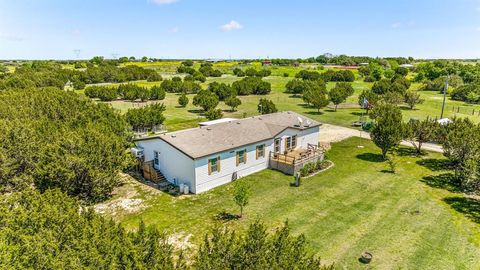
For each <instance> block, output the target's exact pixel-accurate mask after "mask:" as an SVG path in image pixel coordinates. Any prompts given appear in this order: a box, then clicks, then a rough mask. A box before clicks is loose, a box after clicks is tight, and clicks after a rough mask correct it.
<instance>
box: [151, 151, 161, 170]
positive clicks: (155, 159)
mask: <svg viewBox="0 0 480 270" xmlns="http://www.w3.org/2000/svg"><path fill="white" fill-rule="evenodd" d="M153 167H154V168H155V169H157V170H160V152H157V151H153Z"/></svg>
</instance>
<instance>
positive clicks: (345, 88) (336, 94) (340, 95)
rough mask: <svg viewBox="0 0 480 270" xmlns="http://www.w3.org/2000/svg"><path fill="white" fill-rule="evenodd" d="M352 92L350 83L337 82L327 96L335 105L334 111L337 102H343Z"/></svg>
mask: <svg viewBox="0 0 480 270" xmlns="http://www.w3.org/2000/svg"><path fill="white" fill-rule="evenodd" d="M353 92H354V90H353V87H352V85H351V84H349V83H345V82H338V83H337V84H336V85H335V87H334V88H332V90H330V92H329V93H328V98H329V100H330V101H331V102H332V103H333V104H334V105H335V111H337V107H338V104H340V103H343V102H345V101H346V100H347V98H348V97H349V96H351V95H353Z"/></svg>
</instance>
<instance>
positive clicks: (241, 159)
mask: <svg viewBox="0 0 480 270" xmlns="http://www.w3.org/2000/svg"><path fill="white" fill-rule="evenodd" d="M246 163H247V150H246V149H244V150H240V151H237V166H238V165H240V164H246Z"/></svg>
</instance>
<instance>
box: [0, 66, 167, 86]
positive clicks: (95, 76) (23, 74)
mask: <svg viewBox="0 0 480 270" xmlns="http://www.w3.org/2000/svg"><path fill="white" fill-rule="evenodd" d="M136 80H147V81H161V80H162V77H161V76H160V74H158V73H157V72H156V71H154V70H151V69H145V68H142V67H139V66H135V65H129V66H125V67H118V66H116V65H115V64H113V63H112V62H106V61H102V62H99V63H98V64H93V63H90V64H89V65H88V67H86V68H85V69H84V70H77V69H66V68H63V67H62V65H61V64H59V63H57V62H54V61H32V62H31V63H24V64H22V65H21V66H19V67H17V68H16V69H15V72H13V73H6V74H4V75H2V76H1V77H0V90H2V89H9V88H15V89H28V88H33V87H57V88H60V89H63V88H64V86H65V85H66V84H67V82H71V83H72V85H73V87H74V88H75V89H83V88H84V87H85V85H86V84H95V83H122V82H127V81H136Z"/></svg>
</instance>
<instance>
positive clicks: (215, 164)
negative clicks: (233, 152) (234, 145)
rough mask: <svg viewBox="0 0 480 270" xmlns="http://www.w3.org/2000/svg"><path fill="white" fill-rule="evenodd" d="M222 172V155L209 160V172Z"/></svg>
mask: <svg viewBox="0 0 480 270" xmlns="http://www.w3.org/2000/svg"><path fill="white" fill-rule="evenodd" d="M215 172H220V157H216V158H212V159H209V160H208V174H209V175H210V174H212V173H215Z"/></svg>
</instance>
